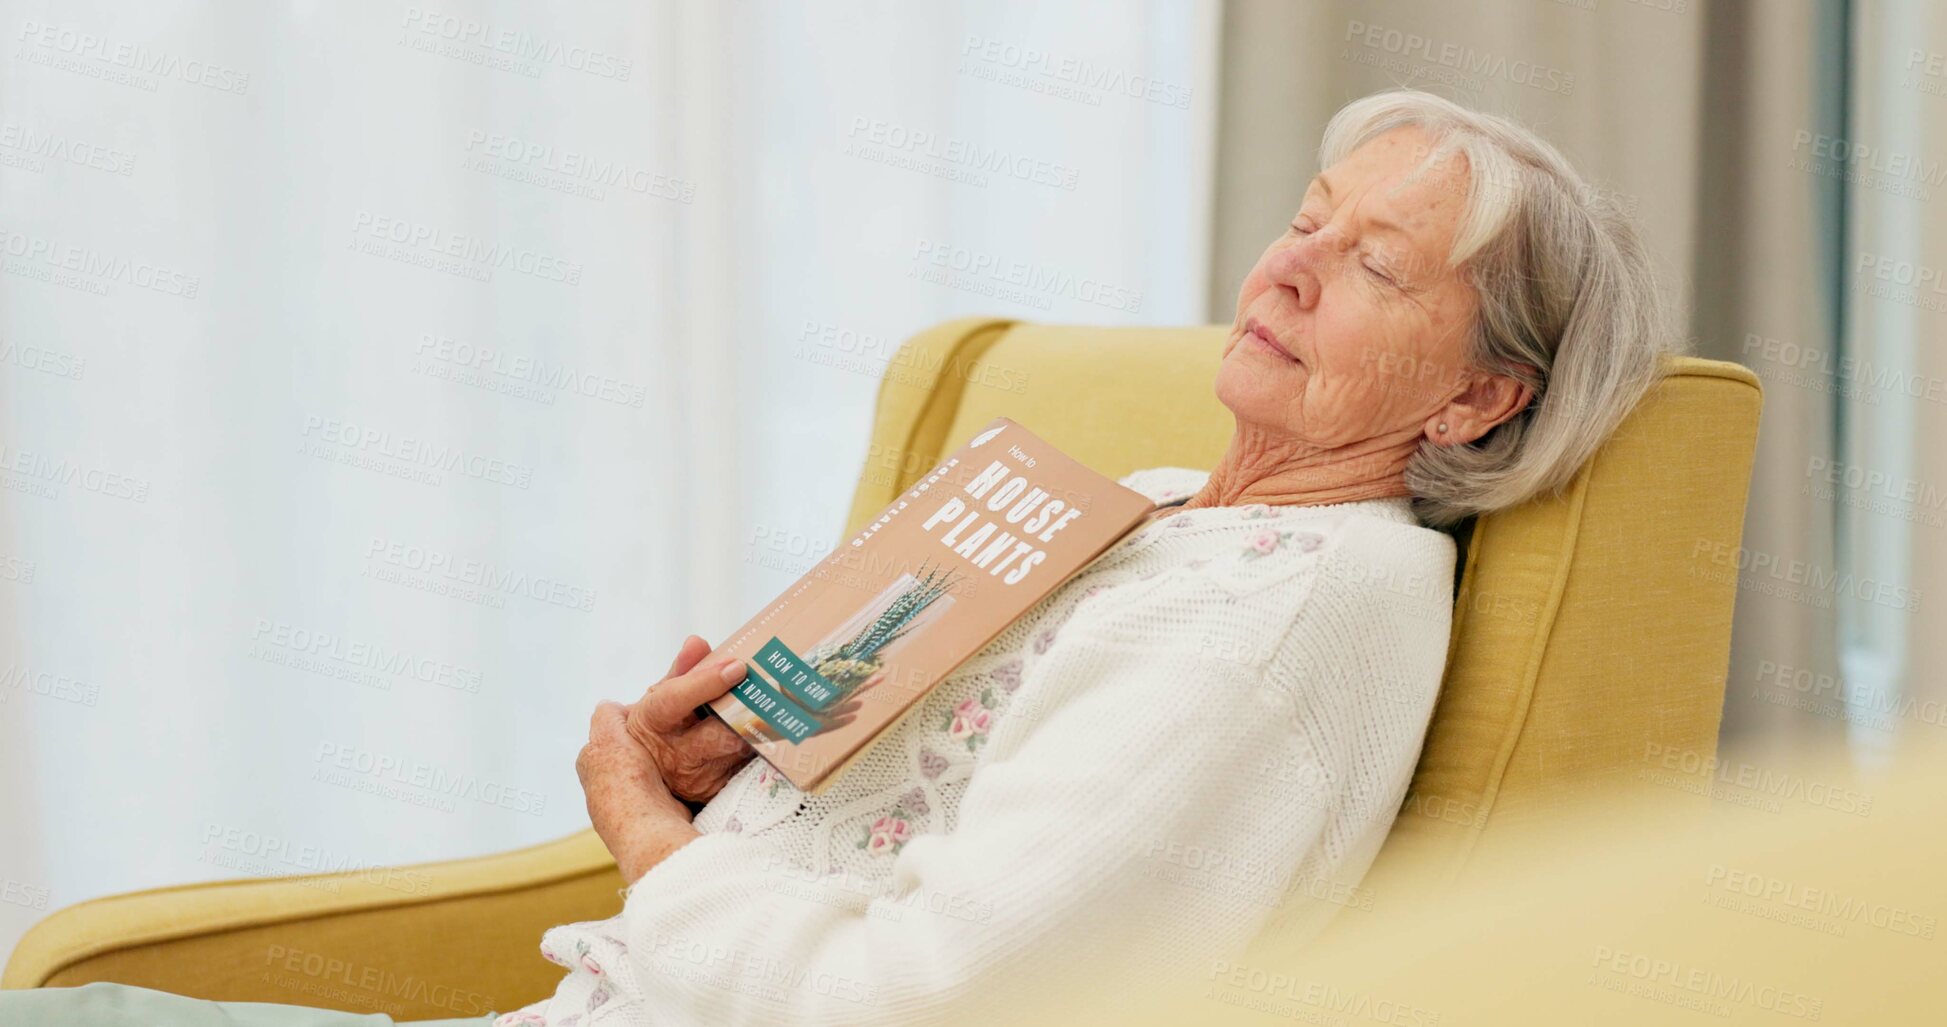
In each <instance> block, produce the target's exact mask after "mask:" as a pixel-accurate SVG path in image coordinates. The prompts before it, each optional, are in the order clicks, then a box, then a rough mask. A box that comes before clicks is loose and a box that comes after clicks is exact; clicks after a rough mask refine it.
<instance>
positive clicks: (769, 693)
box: [710, 417, 1155, 791]
mask: <svg viewBox="0 0 1947 1027" xmlns="http://www.w3.org/2000/svg"><path fill="white" fill-rule="evenodd" d="M1154 508H1155V505H1154V503H1152V502H1151V501H1150V499H1149V497H1147V496H1145V495H1143V494H1142V493H1140V492H1137V491H1135V490H1134V489H1130V488H1127V487H1125V486H1123V485H1122V484H1120V483H1118V482H1117V481H1115V480H1114V479H1112V478H1109V477H1106V476H1104V475H1101V474H1098V473H1096V472H1095V471H1092V470H1090V469H1089V468H1088V467H1087V466H1085V465H1083V464H1081V463H1080V462H1078V461H1076V460H1074V459H1073V458H1071V457H1069V456H1068V455H1066V454H1064V453H1062V452H1061V451H1060V450H1058V449H1056V448H1055V447H1053V446H1051V445H1049V444H1048V443H1047V442H1045V441H1043V440H1042V439H1041V438H1039V437H1037V436H1036V435H1035V434H1034V433H1033V432H1030V431H1028V430H1027V429H1026V428H1024V427H1022V426H1021V425H1020V424H1018V423H1016V422H1015V421H1013V420H1010V419H1008V418H1006V417H998V418H995V419H994V420H993V421H992V422H990V423H989V424H988V425H987V426H986V427H984V428H982V429H981V430H980V431H979V432H976V433H975V434H974V436H973V438H971V439H969V440H968V441H967V443H966V444H965V445H964V446H962V447H961V448H960V449H959V450H957V451H955V452H953V453H950V454H948V455H947V456H946V457H945V458H943V459H942V460H941V462H940V464H939V466H937V467H935V468H933V469H932V470H931V471H929V472H928V473H927V474H926V475H924V476H923V477H921V478H920V479H919V480H918V481H916V482H914V483H913V484H912V486H911V487H910V488H908V489H907V490H906V491H905V492H903V493H901V494H900V495H899V497H898V498H896V499H894V500H893V501H892V503H891V505H889V506H887V507H886V508H885V510H884V511H883V512H881V513H880V514H879V516H878V517H876V518H874V519H873V520H872V521H870V522H868V523H867V524H866V525H865V526H864V527H863V528H861V529H860V530H859V531H858V532H857V533H856V534H854V535H853V536H852V537H851V538H849V539H848V540H846V541H845V542H844V543H843V544H841V545H840V546H839V547H838V548H837V549H836V550H835V551H833V552H832V553H831V555H829V556H827V557H826V558H825V559H824V560H823V561H821V562H820V563H819V564H818V566H816V567H814V568H812V569H811V570H810V571H809V572H808V573H806V574H805V576H804V577H802V578H800V579H799V580H798V581H797V583H796V584H794V585H792V586H791V587H790V588H788V589H786V590H785V591H784V594H782V595H780V596H778V597H777V598H776V599H774V600H772V601H771V603H770V605H768V606H766V607H764V609H762V610H761V611H759V612H758V613H757V615H756V616H754V617H752V618H751V619H750V621H749V623H747V624H745V625H744V626H743V628H742V629H740V630H739V631H738V632H737V633H736V634H735V635H732V636H731V637H730V638H729V639H728V640H727V641H725V642H724V643H723V644H722V645H720V646H718V647H717V648H716V650H715V651H714V652H712V653H711V654H710V658H712V659H714V658H717V657H720V656H731V655H734V656H736V657H738V658H739V659H741V660H743V661H744V664H745V666H746V668H748V673H747V674H746V675H745V677H744V680H743V681H741V682H739V683H738V685H737V687H736V688H735V689H733V690H731V692H730V693H729V694H727V695H725V696H723V697H722V698H720V699H717V700H715V701H714V702H712V703H711V704H710V709H711V710H712V711H713V712H714V713H715V714H716V715H717V716H719V717H722V718H723V720H724V722H725V723H727V724H729V725H730V726H731V727H732V728H734V729H736V731H737V732H738V733H739V734H741V735H743V736H744V737H745V738H746V739H748V740H749V741H750V743H751V745H752V746H753V747H754V748H755V749H756V750H757V754H758V755H759V756H761V757H762V758H764V759H765V760H767V761H769V762H770V764H771V765H772V766H774V767H776V768H777V770H778V772H779V773H780V774H783V775H784V777H785V778H786V779H787V780H789V781H790V782H791V783H792V784H794V785H796V786H798V788H800V789H802V790H804V791H817V790H818V789H819V788H821V787H823V785H824V784H825V783H826V782H827V781H829V780H830V779H831V778H832V777H833V776H834V775H835V774H836V773H838V772H839V771H840V770H841V769H842V768H843V766H844V764H845V762H846V761H847V760H849V759H850V758H851V757H853V756H854V755H856V754H857V753H858V752H859V751H860V750H861V749H863V748H864V747H865V746H867V745H868V744H870V743H871V741H872V739H873V738H874V737H876V736H877V735H878V734H879V733H880V732H882V731H884V730H885V729H886V728H888V727H890V726H891V725H892V724H893V723H894V722H895V721H897V720H898V719H899V718H900V716H901V715H903V714H904V713H906V711H907V710H909V709H911V708H912V706H913V704H915V703H917V702H918V701H919V700H920V698H921V697H922V696H924V695H925V694H926V692H927V691H928V690H929V689H931V688H932V687H933V686H934V685H935V684H937V683H938V682H939V681H940V680H941V679H942V678H944V677H946V676H947V675H948V674H950V673H952V671H953V670H954V668H956V667H958V666H959V665H960V664H961V663H963V662H965V661H966V660H967V658H968V657H970V656H972V655H973V654H974V653H976V652H979V651H980V648H981V647H982V646H984V645H986V644H987V643H988V642H990V641H992V640H993V638H994V636H996V635H998V634H1000V633H1001V631H1002V630H1003V629H1005V628H1006V627H1007V625H1009V624H1010V623H1012V622H1013V621H1014V620H1015V619H1016V618H1018V617H1020V616H1021V614H1023V613H1025V612H1027V610H1028V608H1029V607H1031V606H1033V605H1034V604H1035V603H1036V602H1038V601H1040V600H1041V598H1042V597H1044V596H1046V595H1047V594H1048V593H1050V592H1052V591H1054V589H1055V588H1056V587H1057V586H1059V585H1060V584H1061V583H1062V582H1064V581H1066V580H1068V579H1069V578H1070V577H1073V576H1074V575H1075V574H1076V573H1077V572H1078V571H1080V570H1081V569H1082V568H1083V567H1085V566H1087V565H1088V564H1089V563H1090V562H1091V561H1092V560H1094V559H1095V558H1096V557H1097V556H1100V555H1101V554H1102V553H1103V552H1104V551H1106V550H1107V549H1108V548H1109V547H1110V546H1111V545H1113V544H1114V543H1115V541H1116V540H1117V539H1120V538H1121V537H1122V536H1123V535H1125V534H1127V533H1128V532H1129V531H1130V530H1131V529H1133V528H1134V527H1135V526H1136V525H1137V524H1139V523H1140V522H1141V521H1142V520H1143V518H1144V516H1145V515H1147V514H1148V513H1149V512H1150V511H1151V510H1152V509H1154Z"/></svg>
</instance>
